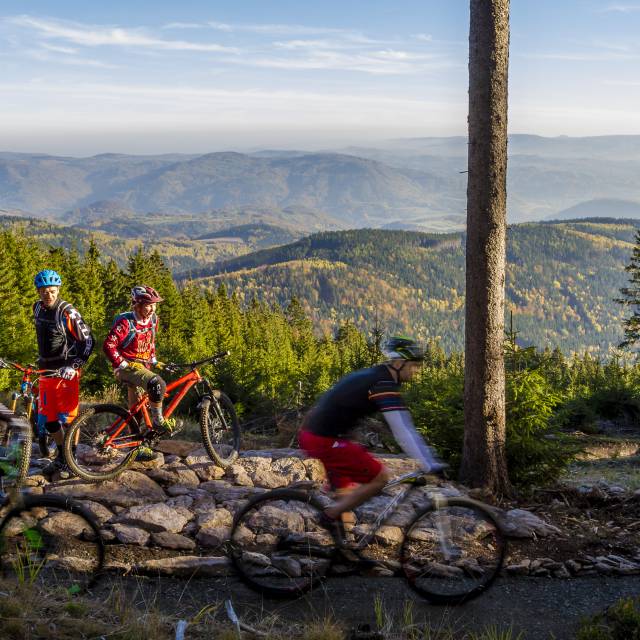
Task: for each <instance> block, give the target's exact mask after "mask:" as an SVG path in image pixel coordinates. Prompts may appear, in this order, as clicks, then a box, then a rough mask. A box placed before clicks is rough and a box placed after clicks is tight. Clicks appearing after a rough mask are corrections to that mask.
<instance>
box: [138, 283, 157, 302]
mask: <svg viewBox="0 0 640 640" xmlns="http://www.w3.org/2000/svg"><path fill="white" fill-rule="evenodd" d="M131 299H132V300H133V302H135V303H136V304H138V303H140V304H151V303H153V302H162V298H161V297H160V294H159V293H158V292H157V291H156V290H155V289H154V288H153V287H147V286H145V285H137V286H135V287H133V289H131Z"/></svg>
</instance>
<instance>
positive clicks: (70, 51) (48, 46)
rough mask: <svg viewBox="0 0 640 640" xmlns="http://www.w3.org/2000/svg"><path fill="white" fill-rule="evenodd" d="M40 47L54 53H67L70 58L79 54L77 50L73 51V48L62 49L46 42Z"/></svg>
mask: <svg viewBox="0 0 640 640" xmlns="http://www.w3.org/2000/svg"><path fill="white" fill-rule="evenodd" d="M40 46H41V47H42V48H43V49H46V50H47V51H53V52H54V53H66V54H67V55H70V56H71V55H75V54H77V53H78V50H77V49H72V48H71V47H61V46H58V45H55V44H48V43H46V42H43V43H41V44H40Z"/></svg>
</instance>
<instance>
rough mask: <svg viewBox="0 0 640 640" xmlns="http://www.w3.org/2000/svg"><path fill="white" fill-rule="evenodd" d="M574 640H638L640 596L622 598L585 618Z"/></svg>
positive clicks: (639, 636) (639, 630)
mask: <svg viewBox="0 0 640 640" xmlns="http://www.w3.org/2000/svg"><path fill="white" fill-rule="evenodd" d="M576 640H640V598H623V599H622V600H618V602H616V603H615V604H613V605H612V606H610V607H609V608H608V609H607V610H606V611H605V612H604V613H600V614H598V615H596V616H593V617H592V618H590V619H588V620H585V621H584V622H583V623H582V625H581V626H580V629H579V630H578V633H577V635H576Z"/></svg>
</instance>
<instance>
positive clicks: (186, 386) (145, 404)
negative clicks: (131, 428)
mask: <svg viewBox="0 0 640 640" xmlns="http://www.w3.org/2000/svg"><path fill="white" fill-rule="evenodd" d="M203 380H204V378H203V377H202V376H201V375H200V372H199V371H198V370H197V369H193V370H192V371H189V373H187V374H186V375H184V376H182V377H181V378H178V379H177V380H174V381H173V382H170V383H169V384H168V385H167V389H166V391H165V394H164V397H165V398H167V397H168V396H169V394H170V393H171V392H172V391H173V390H174V389H177V388H178V387H181V388H180V390H179V391H178V392H177V393H176V394H175V396H173V398H172V399H171V402H170V403H169V406H168V407H167V408H166V409H165V411H164V415H165V417H167V418H168V417H169V416H170V415H171V414H172V413H173V412H174V411H175V409H176V407H177V406H178V405H179V404H180V402H181V401H182V399H183V398H184V397H185V396H186V395H187V393H189V391H190V390H191V388H192V387H193V386H194V385H196V384H197V383H198V382H202V381H203ZM138 412H140V413H141V414H142V417H143V418H144V423H145V424H146V425H147V427H148V428H149V429H152V428H153V427H152V421H151V416H150V415H149V395H148V394H147V393H145V394H144V395H142V396H141V397H140V398H139V400H138V401H137V402H136V403H135V404H134V405H133V406H132V407H130V408H129V411H128V416H127V417H126V418H122V419H120V420H116V421H115V422H114V423H113V424H112V425H111V427H108V428H107V432H108V433H110V435H109V437H108V438H107V440H106V441H105V442H104V445H103V446H105V447H112V448H114V449H128V448H130V447H138V446H140V445H141V444H142V442H143V441H142V439H141V438H140V436H139V434H132V435H128V436H124V437H123V438H126V440H124V441H120V442H119V441H118V436H119V435H120V433H122V431H123V429H125V428H126V427H127V425H128V424H129V422H130V420H131V418H133V417H134V416H135V415H136V413H138ZM121 440H122V439H121Z"/></svg>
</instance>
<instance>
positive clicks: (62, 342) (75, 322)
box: [33, 269, 93, 475]
mask: <svg viewBox="0 0 640 640" xmlns="http://www.w3.org/2000/svg"><path fill="white" fill-rule="evenodd" d="M34 284H35V286H36V289H37V290H38V297H39V300H38V301H37V302H36V303H35V304H34V305H33V321H34V324H35V328H36V337H37V340H38V366H39V367H40V368H42V369H52V370H57V373H56V374H55V375H46V376H42V377H41V378H40V381H39V385H38V387H39V391H38V424H39V425H40V426H42V425H44V427H45V428H46V429H47V431H48V432H49V433H50V434H51V436H52V438H53V440H54V442H55V443H56V445H57V447H58V454H57V456H56V458H55V460H53V461H52V462H51V464H49V465H48V466H47V467H45V469H44V470H43V473H45V475H50V474H52V473H54V472H56V471H59V472H61V474H62V475H66V474H67V470H66V463H65V460H64V455H63V447H62V444H63V442H64V434H63V432H62V427H63V426H64V425H66V424H69V423H71V422H72V421H73V419H74V418H75V417H76V415H77V414H78V406H79V403H80V375H81V369H82V367H83V366H84V364H85V363H86V361H87V359H88V358H89V356H90V355H91V351H92V349H93V337H92V336H91V331H90V329H89V327H88V326H87V325H86V324H85V322H84V321H83V319H82V317H81V316H80V314H79V313H78V310H77V309H76V308H75V307H73V306H72V305H71V304H69V303H68V302H65V301H64V300H62V299H61V298H60V297H59V296H58V294H59V293H60V286H61V285H62V278H61V277H60V274H59V273H57V272H56V271H53V270H52V269H44V270H43V271H40V272H39V273H38V274H37V275H36V277H35V280H34Z"/></svg>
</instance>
